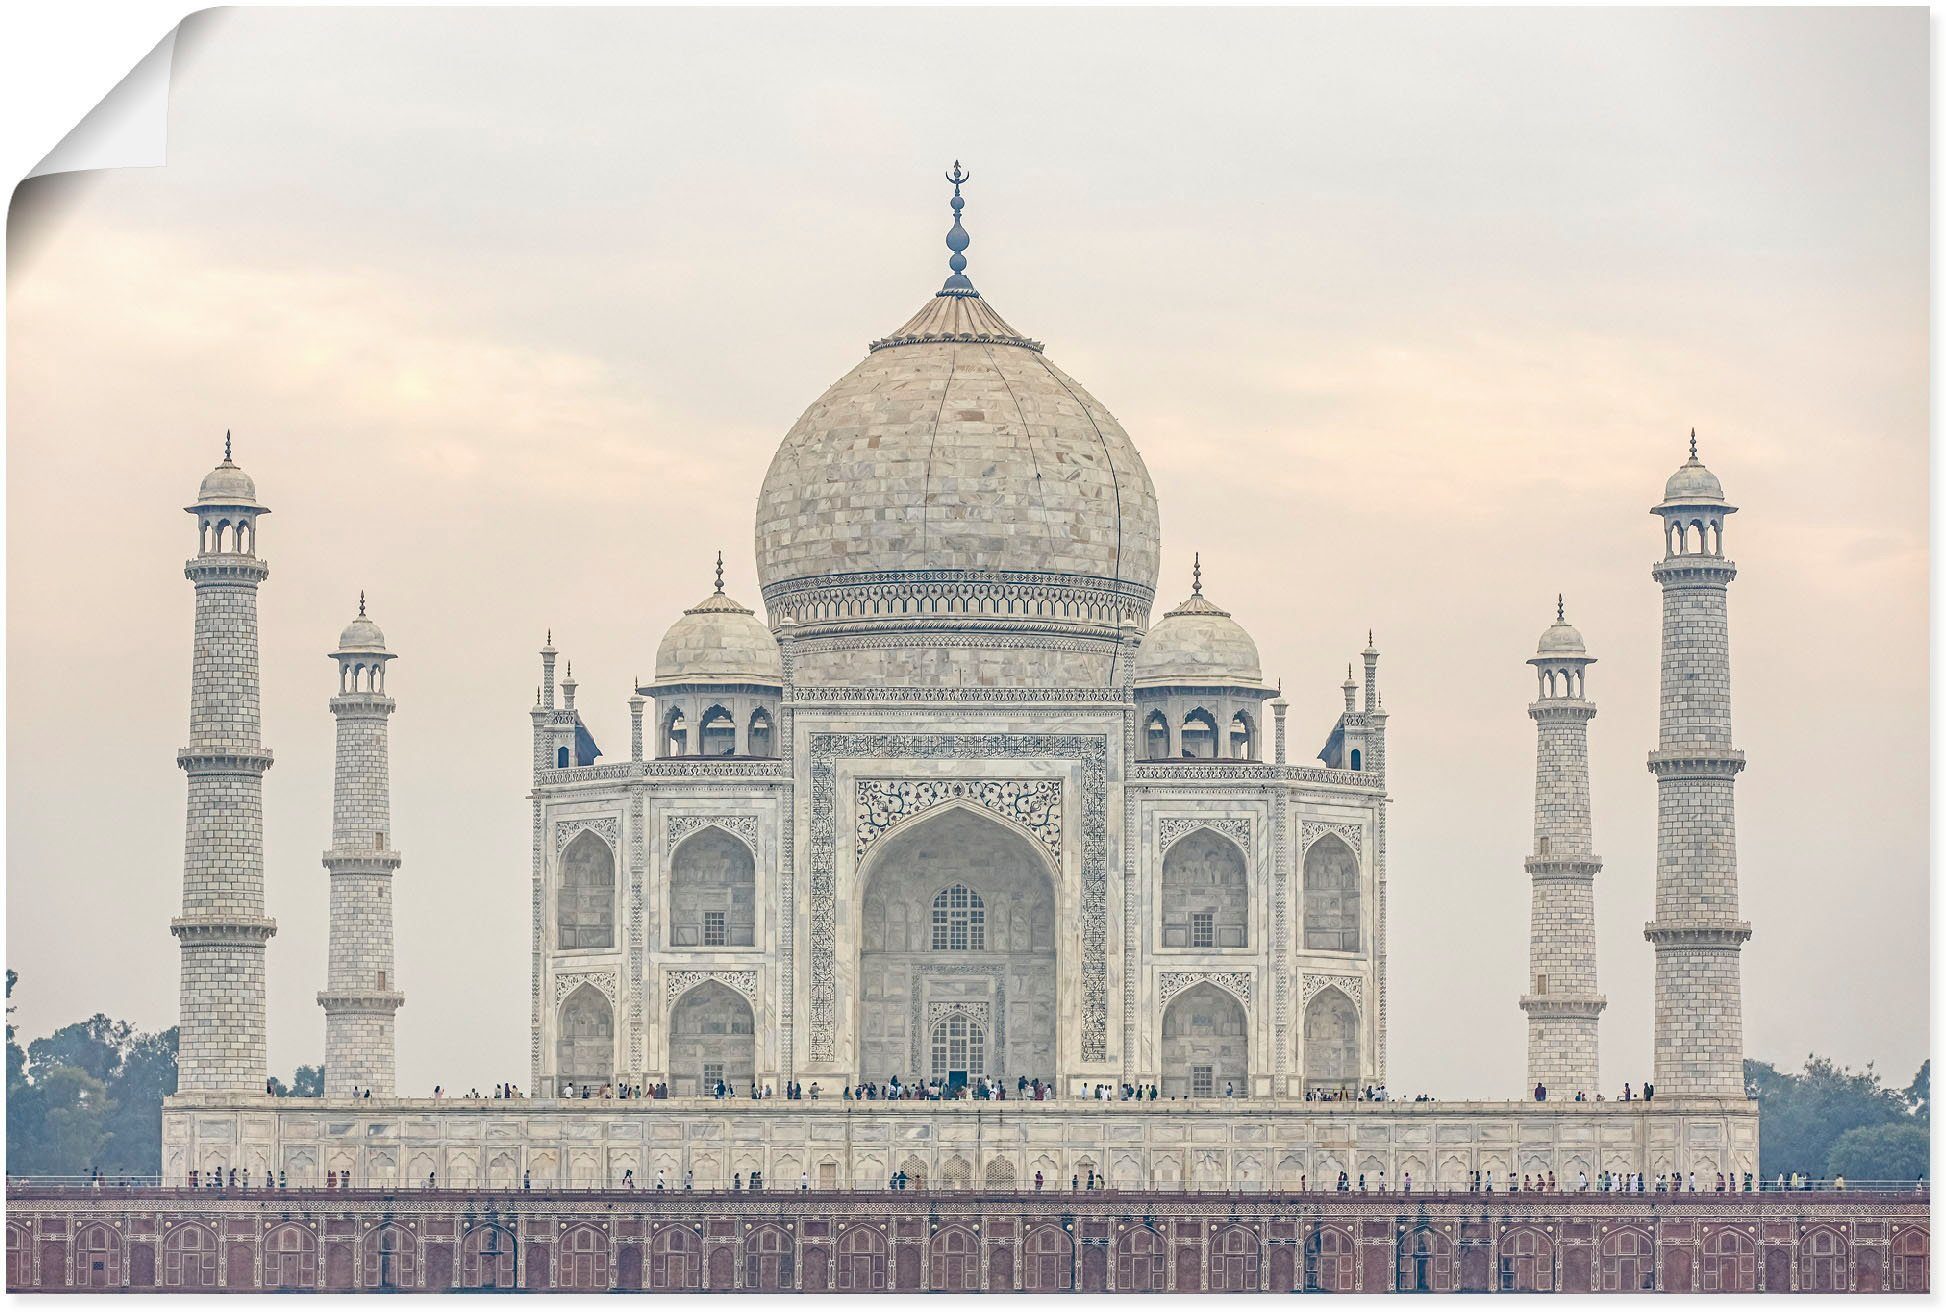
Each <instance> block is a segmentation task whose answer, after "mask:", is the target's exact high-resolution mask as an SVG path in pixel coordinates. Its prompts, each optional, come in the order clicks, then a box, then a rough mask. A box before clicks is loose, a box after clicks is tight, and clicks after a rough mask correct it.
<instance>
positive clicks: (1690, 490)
mask: <svg viewBox="0 0 1946 1312" xmlns="http://www.w3.org/2000/svg"><path fill="white" fill-rule="evenodd" d="M1662 504H1663V505H1664V506H1722V505H1726V504H1727V503H1726V502H1725V501H1724V499H1723V484H1722V483H1721V482H1720V481H1719V480H1718V479H1717V477H1716V475H1715V474H1712V473H1710V471H1709V469H1708V467H1707V466H1705V465H1704V464H1703V462H1702V461H1701V460H1699V459H1698V458H1697V456H1696V430H1695V429H1693V428H1692V429H1690V430H1689V459H1688V460H1687V461H1685V462H1684V463H1683V466H1682V468H1680V469H1678V470H1677V471H1676V472H1675V473H1673V474H1671V475H1669V481H1668V483H1666V484H1665V485H1664V486H1663V489H1662ZM1658 508H1660V507H1658Z"/></svg>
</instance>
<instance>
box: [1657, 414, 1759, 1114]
mask: <svg viewBox="0 0 1946 1312" xmlns="http://www.w3.org/2000/svg"><path fill="white" fill-rule="evenodd" d="M1652 513H1654V514H1656V515H1660V516H1661V517H1662V535H1663V558H1662V560H1661V561H1660V562H1659V563H1658V564H1657V565H1656V567H1655V570H1654V575H1655V581H1656V582H1657V583H1660V584H1661V585H1662V727H1661V734H1660V736H1659V738H1658V741H1657V746H1656V750H1655V751H1653V752H1651V753H1650V754H1649V772H1650V773H1651V774H1653V775H1654V776H1655V777H1656V784H1657V788H1656V796H1657V805H1656V813H1657V820H1656V853H1655V865H1656V880H1655V919H1654V920H1652V921H1650V922H1649V924H1648V927H1647V930H1646V935H1647V937H1648V940H1649V942H1651V943H1653V944H1654V945H1655V1083H1656V1093H1657V1094H1658V1095H1665V1094H1685V1093H1688V1094H1719V1095H1724V1096H1730V1097H1741V1096H1742V1095H1743V1092H1744V1083H1743V978H1742V973H1741V967H1740V963H1739V960H1738V958H1739V956H1740V954H1741V953H1742V951H1743V943H1744V940H1746V939H1748V938H1749V937H1750V926H1749V925H1748V924H1747V923H1746V922H1744V921H1742V920H1739V919H1738V918H1737V828H1736V805H1735V800H1734V790H1735V787H1736V777H1737V773H1738V771H1740V770H1742V769H1743V753H1742V752H1739V751H1737V750H1736V749H1734V748H1733V747H1731V746H1730V617H1729V586H1730V580H1731V579H1733V578H1735V577H1736V576H1737V567H1736V565H1735V564H1734V563H1732V562H1731V561H1730V560H1729V559H1728V558H1727V557H1726V556H1724V554H1723V521H1724V520H1726V519H1727V518H1729V516H1731V515H1732V514H1734V513H1736V507H1735V506H1733V505H1731V504H1729V503H1728V502H1727V501H1725V500H1724V499H1723V485H1722V484H1721V483H1719V482H1718V481H1717V479H1716V475H1714V474H1712V473H1710V471H1709V470H1707V469H1705V468H1704V467H1703V462H1702V461H1701V460H1699V459H1697V457H1696V434H1695V432H1694V430H1691V432H1690V434H1689V462H1688V463H1687V464H1685V465H1684V466H1683V467H1682V468H1681V469H1678V470H1677V471H1676V472H1675V473H1674V474H1672V475H1671V476H1670V478H1669V483H1668V486H1667V487H1666V488H1665V489H1664V491H1663V496H1662V502H1661V504H1660V505H1657V506H1655V507H1653V508H1652Z"/></svg>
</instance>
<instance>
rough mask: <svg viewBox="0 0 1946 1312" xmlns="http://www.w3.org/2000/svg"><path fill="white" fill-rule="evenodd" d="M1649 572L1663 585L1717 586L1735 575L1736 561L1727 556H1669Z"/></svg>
mask: <svg viewBox="0 0 1946 1312" xmlns="http://www.w3.org/2000/svg"><path fill="white" fill-rule="evenodd" d="M1649 573H1650V576H1651V577H1653V578H1654V579H1655V581H1656V582H1657V583H1660V584H1662V585H1663V586H1664V587H1671V586H1673V587H1685V586H1688V587H1706V588H1719V587H1722V586H1723V585H1724V584H1726V583H1728V582H1729V581H1730V580H1731V579H1733V578H1735V577H1736V576H1737V563H1736V562H1735V561H1734V560H1731V559H1730V558H1729V557H1727V556H1669V557H1666V558H1664V559H1662V560H1658V561H1657V562H1656V563H1655V567H1654V568H1653V569H1651V570H1650V571H1649Z"/></svg>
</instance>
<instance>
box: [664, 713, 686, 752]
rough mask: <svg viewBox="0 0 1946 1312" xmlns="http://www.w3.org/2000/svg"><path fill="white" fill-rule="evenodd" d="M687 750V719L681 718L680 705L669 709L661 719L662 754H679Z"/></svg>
mask: <svg viewBox="0 0 1946 1312" xmlns="http://www.w3.org/2000/svg"><path fill="white" fill-rule="evenodd" d="M688 750H689V721H688V720H686V719H684V718H683V713H682V707H680V706H678V707H676V708H675V709H674V710H672V711H670V712H669V714H668V715H666V716H664V717H663V720H662V754H663V755H664V756H681V755H683V754H684V753H685V752H687V751H688Z"/></svg>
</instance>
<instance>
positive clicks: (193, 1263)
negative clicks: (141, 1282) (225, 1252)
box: [162, 1222, 216, 1289]
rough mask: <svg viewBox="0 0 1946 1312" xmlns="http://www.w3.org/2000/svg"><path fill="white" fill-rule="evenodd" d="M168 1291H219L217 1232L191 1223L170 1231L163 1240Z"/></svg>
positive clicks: (163, 1256)
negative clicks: (217, 1287)
mask: <svg viewBox="0 0 1946 1312" xmlns="http://www.w3.org/2000/svg"><path fill="white" fill-rule="evenodd" d="M162 1287H163V1288H164V1289H214V1288H216V1232H215V1231H214V1230H211V1229H210V1228H209V1227H207V1226H204V1225H199V1224H196V1223H194V1222H191V1223H189V1224H186V1225H179V1226H176V1227H175V1228H173V1229H172V1230H170V1231H169V1233H168V1234H167V1235H165V1236H164V1237H163V1240H162Z"/></svg>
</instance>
